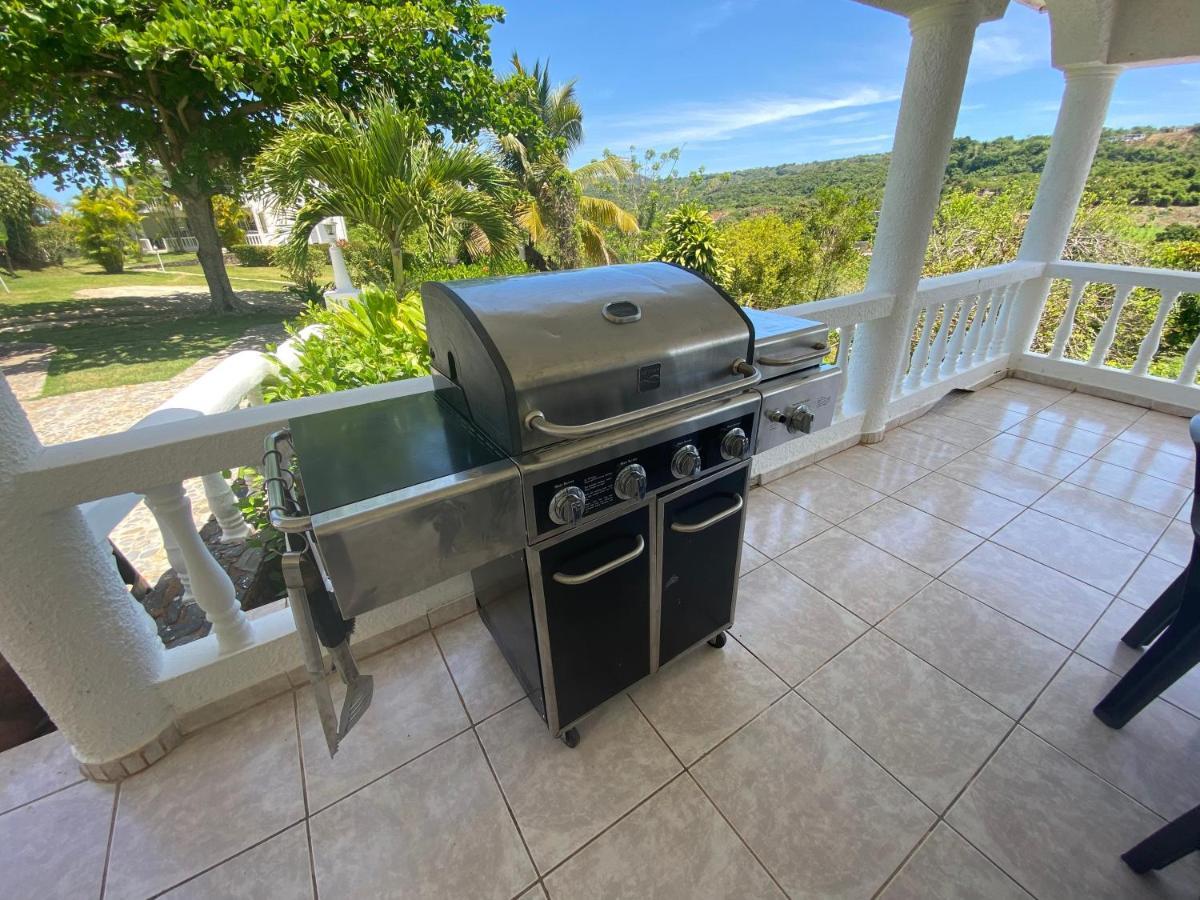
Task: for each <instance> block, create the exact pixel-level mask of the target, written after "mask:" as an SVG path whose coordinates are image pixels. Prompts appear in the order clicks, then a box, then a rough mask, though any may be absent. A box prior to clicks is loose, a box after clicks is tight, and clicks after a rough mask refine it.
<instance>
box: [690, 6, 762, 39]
mask: <svg viewBox="0 0 1200 900" xmlns="http://www.w3.org/2000/svg"><path fill="white" fill-rule="evenodd" d="M757 4H758V0H720V2H719V3H714V4H713V5H712V6H709V7H707V8H705V9H701V10H697V11H696V12H695V13H694V16H695V17H694V18H693V19H692V22H691V28H690V30H691V32H692V34H703V33H704V32H706V31H712V30H713V29H714V28H718V27H720V26H721V25H723V24H724V23H725V22H727V21H728V20H730V19H732V18H733V17H734V15H736V14H737V13H741V12H748V11H749V10H750V9H752V8H753V7H754V6H756V5H757Z"/></svg>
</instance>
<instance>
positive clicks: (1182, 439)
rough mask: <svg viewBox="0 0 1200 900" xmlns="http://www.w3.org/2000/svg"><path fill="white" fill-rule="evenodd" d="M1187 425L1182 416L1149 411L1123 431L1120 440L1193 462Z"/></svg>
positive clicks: (1191, 445) (1193, 451) (1193, 452)
mask: <svg viewBox="0 0 1200 900" xmlns="http://www.w3.org/2000/svg"><path fill="white" fill-rule="evenodd" d="M1188 424H1189V420H1188V419H1186V418H1184V417H1183V416H1169V415H1167V414H1165V413H1160V412H1154V411H1153V410H1151V411H1150V412H1148V413H1146V414H1145V415H1144V416H1142V417H1141V418H1140V419H1138V420H1137V421H1136V422H1134V423H1133V424H1132V425H1130V426H1129V427H1128V428H1127V429H1125V431H1124V433H1123V434H1122V435H1121V440H1123V441H1128V442H1129V443H1131V444H1141V445H1142V446H1143V447H1151V448H1153V449H1155V450H1161V451H1163V452H1164V453H1173V454H1175V455H1176V456H1182V457H1184V458H1185V459H1191V460H1194V459H1195V458H1196V445H1195V444H1193V443H1192V438H1191V435H1190V434H1189V433H1188Z"/></svg>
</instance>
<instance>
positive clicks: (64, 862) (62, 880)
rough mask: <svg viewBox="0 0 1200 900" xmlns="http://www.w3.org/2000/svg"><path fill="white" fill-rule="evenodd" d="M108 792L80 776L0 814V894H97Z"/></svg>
mask: <svg viewBox="0 0 1200 900" xmlns="http://www.w3.org/2000/svg"><path fill="white" fill-rule="evenodd" d="M114 793H115V788H113V787H112V786H111V785H99V784H93V783H92V782H90V781H85V782H82V783H81V784H77V785H74V786H73V787H69V788H67V789H66V790H62V791H59V792H58V793H57V794H51V795H50V796H49V797H43V798H42V799H40V800H35V801H34V802H33V803H30V804H28V805H26V806H22V807H21V808H20V809H14V810H12V811H11V812H8V813H5V814H4V815H2V816H0V872H2V873H3V875H0V882H2V883H3V886H2V887H0V894H3V895H4V896H5V897H12V898H13V900H18V898H31V900H32V898H41V897H64V898H66V897H71V898H74V897H99V896H100V882H101V880H102V879H103V877H104V854H105V851H106V850H107V849H108V832H109V827H110V825H111V824H112V813H113V795H114Z"/></svg>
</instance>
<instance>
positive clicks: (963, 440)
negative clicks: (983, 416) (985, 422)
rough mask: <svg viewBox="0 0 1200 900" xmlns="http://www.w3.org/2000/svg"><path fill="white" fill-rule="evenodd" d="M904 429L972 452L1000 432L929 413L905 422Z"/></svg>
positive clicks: (962, 420)
mask: <svg viewBox="0 0 1200 900" xmlns="http://www.w3.org/2000/svg"><path fill="white" fill-rule="evenodd" d="M904 427H905V428H907V429H908V430H909V431H916V432H919V433H920V434H927V435H929V436H930V437H932V438H937V439H938V440H939V441H945V442H946V443H948V444H957V445H958V446H959V447H962V448H963V449H964V450H974V449H975V448H976V447H978V446H979V445H980V444H982V443H984V442H985V441H990V440H991V439H992V438H994V437H995V436H996V435H998V434H999V433H1000V432H999V431H997V430H996V429H995V428H985V427H984V426H982V425H976V424H974V423H973V422H967V421H966V420H964V419H952V418H951V417H950V416H943V415H941V414H940V413H935V412H930V413H926V414H925V415H923V416H921V417H920V418H919V419H913V420H912V421H911V422H905V423H904Z"/></svg>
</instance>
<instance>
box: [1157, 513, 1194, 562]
mask: <svg viewBox="0 0 1200 900" xmlns="http://www.w3.org/2000/svg"><path fill="white" fill-rule="evenodd" d="M1194 542H1195V534H1194V533H1193V532H1192V526H1191V524H1190V523H1188V522H1181V521H1180V520H1179V519H1175V520H1173V521H1172V522H1171V524H1170V526H1169V527H1168V528H1167V530H1166V531H1165V532H1164V533H1163V536H1162V537H1161V538H1159V539H1158V542H1157V543H1155V545H1154V549H1152V550H1151V551H1150V555H1151V556H1157V557H1158V558H1159V559H1165V560H1166V561H1167V562H1173V563H1175V565H1177V566H1186V565H1187V564H1188V561H1189V560H1190V559H1191V558H1192V544H1193V543H1194Z"/></svg>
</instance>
